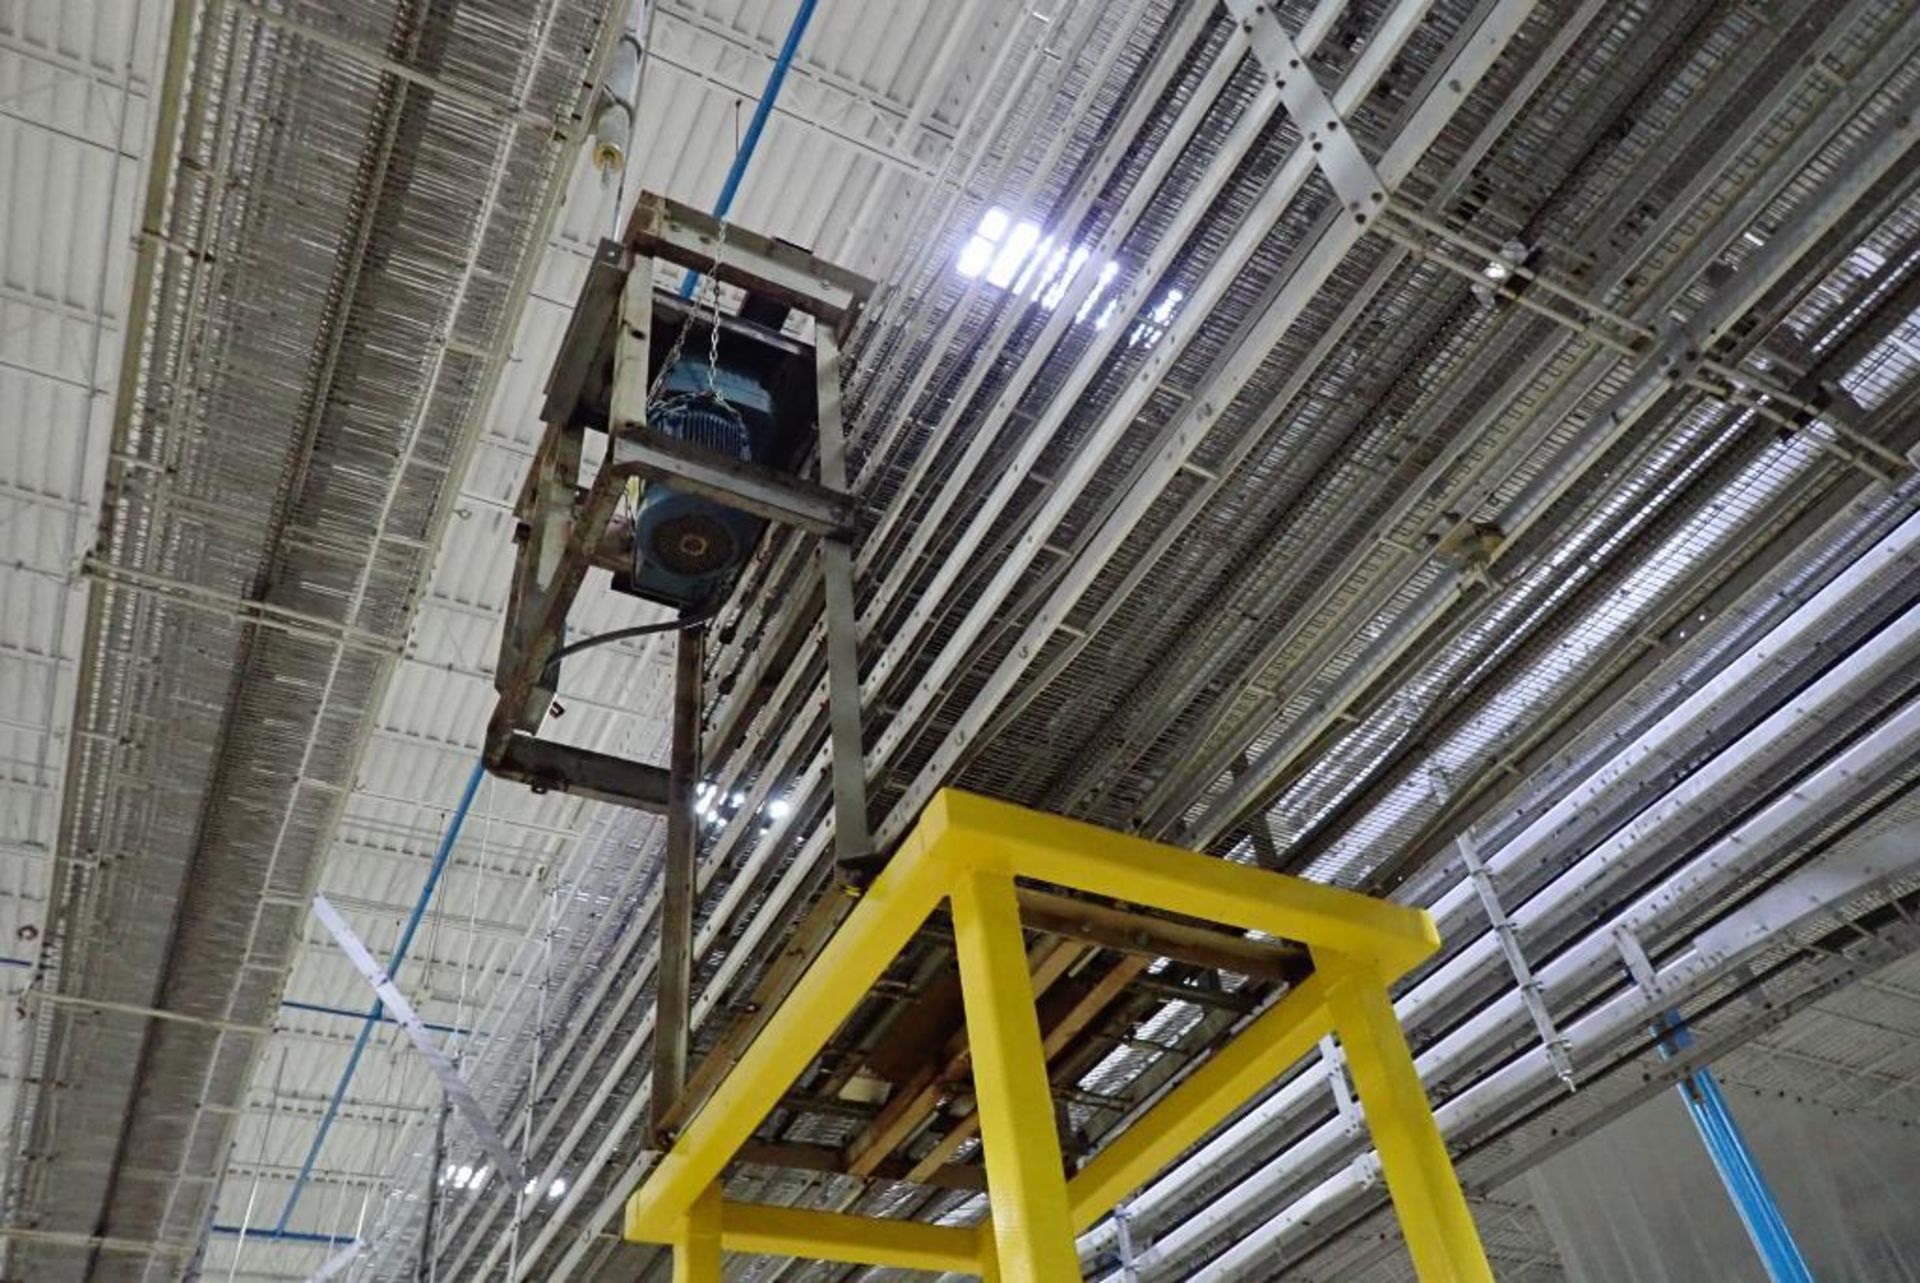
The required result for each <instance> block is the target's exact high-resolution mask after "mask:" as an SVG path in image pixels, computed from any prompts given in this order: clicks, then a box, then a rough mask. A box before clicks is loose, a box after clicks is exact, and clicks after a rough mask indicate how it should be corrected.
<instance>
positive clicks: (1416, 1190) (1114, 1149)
mask: <svg viewBox="0 0 1920 1283" xmlns="http://www.w3.org/2000/svg"><path fill="white" fill-rule="evenodd" d="M1015 878H1031V879H1034V880H1037V881H1041V882H1048V883H1053V884H1056V885H1059V886H1065V887H1072V888H1074V889H1077V890H1080V891H1085V892H1088V893H1091V894H1095V895H1102V896H1108V897H1111V898H1113V899H1115V900H1122V901H1126V902H1129V903H1132V904H1140V905H1149V906H1153V907H1155V908H1160V909H1164V910H1167V911H1169V912H1173V913H1180V914H1186V915H1189V916H1191V917H1196V918H1203V919H1207V920H1210V921H1213V922H1218V923H1222V924H1225V925H1228V926H1232V927H1237V928H1240V929H1243V930H1247V931H1259V932H1264V933H1266V934H1268V935H1272V936H1277V937H1281V938H1283V939H1287V940H1292V941H1297V942H1299V943H1302V944H1305V945H1306V946H1307V947H1308V948H1309V950H1310V951H1311V952H1312V955H1313V961H1314V972H1313V974H1312V975H1311V976H1310V977H1309V978H1307V979H1306V980H1305V981H1303V982H1302V983H1300V984H1299V985H1296V986H1295V987H1294V988H1293V989H1292V990H1290V991H1289V992H1288V993H1287V994H1286V995H1285V996H1284V997H1283V998H1281V1000H1280V1001H1279V1002H1277V1003H1275V1004H1274V1005H1273V1006H1272V1007H1270V1008H1269V1009H1268V1010H1267V1011H1265V1012H1264V1013H1262V1014H1261V1015H1260V1016H1259V1017H1258V1018H1257V1019H1256V1020H1255V1021H1254V1022H1253V1023H1252V1024H1251V1025H1249V1026H1248V1027H1247V1028H1246V1029H1245V1030H1243V1031H1242V1032H1241V1033H1240V1035H1239V1036H1238V1037H1236V1038H1235V1039H1234V1040H1233V1041H1232V1042H1230V1043H1229V1044H1227V1045H1226V1046H1225V1047H1224V1048H1222V1049H1220V1050H1219V1051H1218V1052H1216V1053H1215V1054H1214V1055H1213V1056H1211V1057H1210V1058H1209V1059H1208V1060H1207V1061H1206V1062H1205V1063H1204V1064H1202V1065H1201V1066H1200V1068H1199V1069H1197V1070H1196V1071H1194V1072H1193V1073H1192V1074H1190V1075H1188V1076H1187V1078H1186V1079H1185V1081H1183V1082H1182V1083H1181V1084H1180V1085H1179V1086H1178V1087H1176V1088H1175V1089H1174V1090H1173V1091H1171V1092H1169V1093H1168V1094H1167V1095H1166V1096H1165V1097H1164V1098H1163V1099H1162V1100H1161V1101H1160V1102H1159V1103H1158V1104H1157V1105H1155V1106H1154V1107H1153V1108H1152V1109H1151V1110H1149V1111H1148V1112H1147V1113H1146V1114H1145V1115H1144V1116H1142V1117H1141V1118H1140V1119H1139V1120H1138V1121H1136V1122H1135V1123H1134V1124H1133V1125H1132V1126H1131V1127H1129V1128H1127V1129H1126V1130H1125V1131H1123V1132H1122V1133H1120V1135H1119V1136H1117V1137H1115V1138H1114V1139H1113V1141H1112V1142H1111V1143H1109V1144H1108V1145H1107V1146H1106V1148H1104V1149H1103V1150H1101V1151H1100V1153H1099V1154H1097V1155H1096V1156H1095V1157H1094V1158H1093V1159H1092V1160H1091V1161H1090V1162H1088V1163H1087V1164H1086V1166H1084V1167H1082V1168H1081V1169H1080V1171H1079V1172H1078V1173H1076V1174H1075V1175H1074V1176H1073V1177H1072V1179H1068V1178H1067V1176H1066V1172H1065V1166H1064V1164H1063V1162H1062V1160H1061V1155H1060V1145H1059V1139H1058V1132H1057V1129H1056V1125H1055V1119H1054V1113H1053V1102H1052V1098H1051V1095H1050V1092H1049V1085H1048V1081H1047V1067H1046V1057H1045V1053H1044V1052H1043V1050H1042V1047H1041V1035H1040V1023H1039V1016H1038V1014H1037V1012H1036V1010H1035V1005H1034V995H1033V985H1032V981H1031V978H1030V977H1029V975H1028V973H1027V957H1026V948H1025V943H1024V941H1023V939H1022V937H1021V929H1020V911H1019V906H1018V904H1017V902H1016V900H1015V898H1014V879H1015ZM942 899H947V900H950V901H951V909H952V914H953V926H954V939H955V944H956V948H957V951H958V954H959V961H960V979H961V989H962V996H963V1000H964V1006H965V1012H966V1020H967V1032H968V1035H969V1038H970V1041H971V1044H972V1054H973V1064H974V1070H973V1076H974V1091H975V1095H976V1097H977V1099H978V1103H979V1117H980V1134H981V1144H982V1148H983V1152H984V1154H985V1159H986V1168H987V1190H988V1195H987V1197H988V1204H989V1209H990V1211H989V1217H988V1219H987V1221H986V1222H985V1223H984V1224H982V1225H981V1226H979V1227H978V1228H976V1229H964V1228H956V1227H951V1226H941V1225H929V1224H922V1223H918V1222H912V1221H902V1220H891V1219H881V1218H875V1217H862V1216H847V1215H841V1214H837V1213H830V1212H813V1211H803V1210H799V1209H794V1208H785V1207H765V1206H759V1205H755V1204H743V1203H723V1202H722V1201H721V1198H720V1180H721V1175H722V1172H723V1170H724V1169H725V1167H726V1165H727V1163H728V1162H729V1161H731V1160H732V1158H733V1156H734V1155H735V1154H736V1153H738V1152H739V1150H740V1147H741V1146H742V1145H743V1144H745V1143H746V1142H747V1140H748V1139H749V1138H750V1137H751V1136H752V1134H753V1132H754V1129H755V1128H757V1127H758V1126H759V1124H760V1121H761V1120H762V1119H764V1118H765V1117H766V1116H767V1114H768V1112H769V1111H770V1110H771V1109H772V1108H773V1107H774V1105H775V1104H776V1103H777V1102H778V1101H779V1099H780V1097H781V1096H782V1095H783V1094H784V1093H785V1092H786V1091H787V1090H788V1088H790V1087H791V1086H792V1085H793V1083H794V1082H795V1081H796V1080H797V1079H798V1078H799V1076H800V1075H801V1073H802V1072H803V1071H805V1069H806V1067H807V1065H808V1063H809V1062H810V1061H812V1059H813V1058H814V1056H815V1055H816V1054H817V1053H818V1052H819V1050H820V1047H821V1045H822V1043H823V1042H824V1041H825V1039H826V1038H827V1037H828V1036H830V1035H831V1033H832V1031H833V1030H835V1029H837V1028H839V1027H840V1025H841V1024H842V1022H844V1021H845V1020H846V1018H847V1017H848V1016H849V1015H850V1014H851V1013H852V1012H853V1010H854V1007H855V1006H856V1005H857V1004H858V1003H859V1001H860V999H861V998H862V997H863V996H864V995H865V994H866V993H867V992H868V991H869V990H870V989H871V988H872V987H873V984H874V982H875V981H877V980H878V979H879V978H880V976H881V974H882V973H883V972H884V971H885V970H886V968H887V966H888V964H889V963H891V962H892V961H893V959H894V958H895V957H896V956H898V954H899V952H900V950H901V949H902V947H904V946H905V945H906V943H907V941H908V940H909V939H910V938H911V937H912V935H913V933H914V932H915V931H916V930H917V929H918V928H919V927H920V924H921V923H922V922H924V921H925V920H926V918H927V916H928V915H929V914H931V913H932V912H933V911H934V910H935V909H936V908H937V907H938V906H939V903H940V901H941V900H942ZM1439 943H1440V941H1439V936H1438V935H1437V934H1436V933H1435V931H1434V927H1433V922H1432V919H1430V918H1429V917H1428V916H1427V915H1426V914H1425V913H1422V912H1420V911H1419V910H1417V909H1409V908H1405V907H1403V906H1401V905H1396V904H1391V903H1388V902H1386V901H1383V900H1375V899H1372V898H1370V897H1367V896H1362V895H1357V894H1355V893H1353V892H1349V891H1342V890H1339V889H1337V888H1333V887H1327V886H1322V885H1320V884H1318V883H1313V882H1306V881H1303V880H1301V879H1299V878H1292V877H1287V876H1284V875H1282V874H1277V873H1271V872H1267V871H1265V870H1261V869H1253V868H1248V867H1246V866H1245V865H1240V864H1234V863H1231V862H1230V861H1226V860H1220V859H1216V858H1213V857H1211V856H1206V855H1199V854H1196V853H1194V852H1192V851H1183V850H1181V849H1179V848H1177V847H1171V846H1165V845H1162V844H1160V843H1157V842H1150V841H1146V840H1144V839H1141V838H1135V837H1127V836H1124V835H1122V834H1117V833H1110V832H1108V831H1107V830H1105V829H1100V828H1095V827H1093V826H1092V825H1087V824H1080V823H1076V822H1074V821H1071V820H1064V819H1060V818H1058V817H1056V816H1050V815H1042V814H1040V813H1038V812H1034V811H1029V810H1026V809H1024V808H1021V807H1017V806H1011V805H1008V804H1007V803H1004V802H995V801H991V800H989V799H987V798H982V797H975V796H973V795H971V794H967V793H960V792H957V791H954V790H951V789H949V790H946V791H943V792H941V793H940V794H938V795H937V796H936V797H935V798H934V799H933V801H932V802H931V803H930V804H929V805H928V807H927V809H926V812H925V813H924V814H923V815H922V816H921V818H920V822H919V824H918V825H917V826H916V827H915V829H914V831H913V832H912V834H910V835H909V836H908V838H907V840H906V842H905V844H904V845H903V846H902V847H901V849H900V850H899V852H898V853H896V854H895V855H894V857H893V859H892V860H891V861H890V862H889V863H888V865H887V867H886V869H885V871H884V872H882V873H881V874H880V876H879V877H878V878H876V879H875V880H874V882H873V885H872V886H871V887H869V888H868V889H867V891H866V894H865V895H864V896H863V897H862V899H861V902H860V904H859V905H858V906H857V907H856V908H855V909H854V911H853V912H852V913H851V914H850V915H848V918H847V920H846V922H844V923H843V924H842V925H841V927H840V930H839V931H838V932H837V933H836V934H835V935H834V937H833V939H832V940H831V941H829V942H828V944H827V947H826V948H825V949H824V950H822V952H821V954H820V956H819V957H818V958H816V959H815V960H814V962H813V965H812V966H811V967H809V968H808V970H807V972H806V974H805V975H803V976H802V977H801V978H800V981H799V983H798V984H796V985H795V986H794V988H793V990H792V992H791V993H790V994H788V996H787V998H786V1000H785V1001H784V1002H783V1003H782V1004H781V1005H780V1008H779V1010H778V1011H777V1012H775V1013H774V1016H773V1019H772V1020H771V1021H770V1022H769V1023H768V1025H767V1027H766V1028H765V1029H764V1030H762V1031H761V1033H760V1036H759V1037H758V1038H757V1039H755V1041H754V1043H753V1045H752V1046H751V1047H749V1048H748V1050H747V1053H746V1055H745V1056H744V1057H742V1058H741V1061H740V1063H739V1064H738V1065H736V1066H735V1067H734V1069H733V1072H732V1073H730V1074H729V1075H728V1076H727V1078H726V1080H725V1081H724V1082H722V1083H721V1084H720V1086H719V1088H718V1089H717V1090H716V1091H715V1092H714V1094H713V1096H712V1097H711V1098H710V1099H708V1101H707V1102H706V1105H705V1107H704V1108H702V1109H701V1110H700V1112H699V1113H698V1114H697V1115H695V1116H694V1118H693V1120H692V1121H691V1122H690V1123H689V1124H688V1125H687V1127H686V1128H685V1130H684V1131H682V1132H681V1133H680V1135H679V1137H678V1138H677V1139H676V1140H675V1142H674V1145H673V1148H672V1149H671V1150H670V1151H669V1152H668V1153H667V1154H666V1155H665V1157H663V1158H662V1159H661V1161H660V1163H659V1165H658V1166H657V1167H655V1168H654V1170H653V1172H652V1173H651V1174H650V1175H649V1177H648V1179H647V1181H646V1183H645V1184H644V1185H642V1186H641V1187H640V1189H638V1190H637V1191H635V1193H634V1195H633V1197H632V1198H631V1199H629V1200H628V1202H627V1214H626V1237H627V1238H629V1239H631V1240H633V1241H636V1242H645V1243H667V1244H672V1245H673V1247H674V1258H675V1259H674V1279H675V1280H676V1283H718V1281H719V1279H720V1257H721V1252H722V1250H726V1251H733V1252H760V1253H772V1254H778V1255H785V1256H798V1257H805V1258H809V1259H814V1260H826V1261H839V1262H844V1263H847V1264H854V1265H873V1266H890V1267H896V1268H905V1269H919V1270H947V1271H953V1272H956V1273H962V1274H978V1275H982V1276H984V1277H987V1278H990V1279H997V1280H999V1281H1000V1283H1062V1281H1063V1280H1068V1279H1077V1278H1079V1277H1080V1268H1079V1263H1078V1258H1077V1255H1076V1251H1075V1247H1074V1238H1075V1236H1076V1235H1077V1234H1079V1233H1080V1232H1082V1231H1084V1230H1086V1229H1087V1228H1088V1227H1090V1226H1092V1225H1093V1224H1094V1223H1095V1222H1096V1221H1097V1220H1098V1219H1099V1218H1100V1217H1102V1216H1104V1215H1106V1213H1107V1212H1108V1211H1109V1210H1110V1209H1111V1208H1112V1207H1113V1205H1114V1204H1115V1203H1116V1202H1117V1201H1118V1200H1119V1199H1120V1198H1122V1197H1124V1196H1125V1195H1126V1194H1128V1193H1130V1192H1131V1191H1133V1190H1134V1189H1136V1188H1137V1187H1139V1186H1140V1185H1141V1184H1143V1183H1144V1182H1145V1181H1146V1180H1147V1179H1149V1178H1150V1177H1152V1176H1153V1175H1154V1174H1155V1173H1156V1172H1158V1171H1159V1170H1160V1169H1161V1168H1163V1167H1165V1166H1166V1165H1167V1164H1168V1163H1169V1162H1171V1161H1172V1160H1173V1159H1175V1158H1176V1157H1178V1156H1179V1155H1180V1154H1181V1153H1182V1152H1183V1151H1184V1150H1186V1149H1187V1148H1188V1147H1189V1146H1191V1145H1192V1144H1194V1143H1195V1142H1196V1141H1198V1140H1200V1139H1201V1138H1202V1137H1204V1136H1205V1135H1206V1134H1207V1133H1208V1132H1209V1131H1211V1130H1212V1129H1213V1128H1214V1127H1215V1126H1217V1125H1218V1124H1219V1123H1220V1122H1221V1121H1222V1120H1223V1119H1225V1118H1226V1117H1227V1115H1228V1114H1229V1113H1231V1112H1232V1111H1233V1110H1234V1109H1235V1108H1237V1107H1238V1106H1240V1105H1241V1104H1243V1103H1245V1102H1246V1101H1247V1100H1248V1099H1250V1098H1251V1097H1252V1096H1253V1095H1254V1093H1256V1092H1257V1091H1259V1090H1260V1089H1261V1088H1262V1087H1263V1086H1265V1085H1266V1084H1268V1083H1270V1082H1272V1081H1273V1080H1274V1078H1276V1077H1277V1076H1278V1075H1279V1074H1280V1073H1281V1071H1282V1070H1284V1069H1286V1068H1287V1067H1288V1066H1289V1065H1291V1064H1293V1063H1294V1062H1295V1061H1297V1060H1299V1059H1300V1058H1301V1057H1302V1056H1304V1055H1305V1054H1307V1052H1309V1051H1310V1050H1312V1048H1313V1046H1314V1044H1315V1043H1316V1042H1317V1041H1318V1040H1319V1039H1320V1038H1322V1037H1323V1036H1325V1035H1326V1034H1328V1033H1330V1032H1331V1033H1336V1034H1338V1035H1339V1037H1340V1040H1341V1042H1342V1044H1343V1045H1344V1046H1345V1049H1346V1054H1347V1063H1348V1065H1349V1066H1350V1068H1351V1071H1352V1074H1353V1081H1354V1086H1355V1088H1356V1089H1357V1092H1358V1094H1359V1097H1360V1103H1361V1106H1362V1108H1363V1109H1364V1111H1365V1114H1366V1118H1367V1122H1368V1126H1369V1128H1370V1129H1371V1131H1372V1134H1373V1139H1374V1144H1375V1146H1376V1147H1377V1148H1378V1150H1379V1153H1380V1165H1381V1170H1382V1171H1383V1173H1384V1174H1385V1177H1386V1183H1387V1190H1388V1193H1389V1194H1390V1196H1391V1197H1392V1200H1393V1205H1394V1209H1395V1211H1396V1213H1397V1214H1398V1216H1399V1218H1400V1224H1401V1228H1402V1229H1403V1230H1404V1232H1405V1234H1406V1239H1407V1245H1408V1248H1409V1250H1410V1251H1411V1253H1412V1256H1413V1261H1414V1266H1415V1268H1416V1269H1417V1270H1418V1271H1419V1275H1420V1277H1421V1278H1422V1279H1423V1280H1449V1281H1451V1280H1490V1279H1492V1277H1493V1275H1492V1273H1491V1272H1490V1271H1489V1270H1488V1268H1487V1262H1486V1256H1485V1254H1484V1253H1483V1252H1482V1250H1481V1247H1480V1239H1479V1235H1478V1234H1477V1232H1476V1231H1475V1229H1474V1225H1473V1219H1472V1217H1471V1216H1470V1215H1469V1213H1468V1211H1467V1203H1466V1199H1465V1197H1464V1196H1463V1195H1462V1193H1461V1191H1460V1185H1459V1182H1458V1180H1457V1179H1456V1178H1455V1176H1454V1172H1453V1164H1452V1162H1451V1160H1450V1158H1449V1157H1448V1154H1447V1149H1446V1145H1445V1142H1444V1141H1443V1140H1442V1139H1441V1136H1440V1131H1439V1128H1438V1127H1436V1126H1435V1125H1434V1121H1433V1113H1432V1111H1431V1110H1430V1109H1429V1108H1428V1105H1427V1099H1426V1095H1425V1093H1424V1092H1423V1091H1422V1089H1421V1086H1420V1079H1419V1076H1418V1074H1416V1073H1415V1071H1414V1066H1413V1058H1412V1056H1411V1054H1410V1053H1409V1052H1408V1049H1407V1044H1406V1040H1405V1038H1404V1037H1402V1035H1401V1032H1400V1026H1399V1024H1398V1022H1397V1021H1396V1020H1395V1019H1394V1014H1393V1005H1392V1003H1391V1002H1390V1001H1389V1000H1388V997H1387V985H1388V984H1389V983H1390V982H1391V981H1393V980H1395V979H1397V978H1398V977H1399V976H1401V975H1402V974H1404V973H1405V972H1406V971H1407V970H1408V969H1409V968H1411V967H1412V966H1414V965H1415V964H1416V963H1418V962H1420V961H1421V960H1422V959H1424V958H1426V957H1428V956H1429V955H1430V954H1432V953H1433V951H1434V950H1435V949H1436V948H1438V947H1439Z"/></svg>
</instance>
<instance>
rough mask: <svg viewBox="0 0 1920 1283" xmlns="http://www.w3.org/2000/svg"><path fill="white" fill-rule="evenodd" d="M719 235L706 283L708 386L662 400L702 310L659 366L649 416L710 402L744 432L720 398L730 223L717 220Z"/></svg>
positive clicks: (649, 394)
mask: <svg viewBox="0 0 1920 1283" xmlns="http://www.w3.org/2000/svg"><path fill="white" fill-rule="evenodd" d="M718 222H719V225H720V235H719V237H718V238H717V239H716V240H715V242H714V246H713V266H712V267H711V268H709V269H708V271H707V279H706V286H707V288H706V307H705V309H704V310H705V312H706V321H707V386H706V387H705V388H704V389H701V390H699V391H695V392H682V393H678V394H676V395H674V396H670V397H666V398H665V399H661V397H660V389H661V388H662V387H663V386H664V385H665V383H666V379H667V374H668V373H669V372H670V371H671V370H672V369H673V368H674V366H676V365H678V364H679V363H680V355H681V352H682V350H683V349H684V348H685V347H686V343H687V331H688V330H690V329H692V328H693V324H694V321H695V320H696V319H697V318H698V315H699V310H700V309H696V311H695V312H694V314H692V315H690V316H689V317H688V318H687V322H686V324H684V325H682V326H681V327H680V332H679V333H678V334H676V335H674V336H673V346H672V347H671V348H669V349H668V350H667V358H666V360H665V361H663V362H661V364H660V372H659V373H658V374H656V375H654V378H653V385H652V386H651V387H649V388H648V389H647V416H648V417H649V418H652V417H654V415H656V414H660V413H665V412H667V411H671V410H676V409H679V408H681V407H683V406H687V405H691V404H693V403H694V402H696V401H711V402H713V404H714V405H716V406H718V407H719V408H720V410H721V412H722V413H724V414H726V415H727V417H729V418H731V419H732V420H733V421H734V423H735V424H736V425H738V426H739V427H741V428H742V429H744V428H745V427H746V422H745V420H743V419H742V418H741V417H740V412H739V411H738V410H736V409H735V408H734V406H733V403H732V402H730V401H728V400H727V399H726V398H725V397H723V396H721V395H720V264H721V261H722V259H723V258H724V257H725V255H726V250H727V220H726V219H724V218H722V219H719V220H718Z"/></svg>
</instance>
